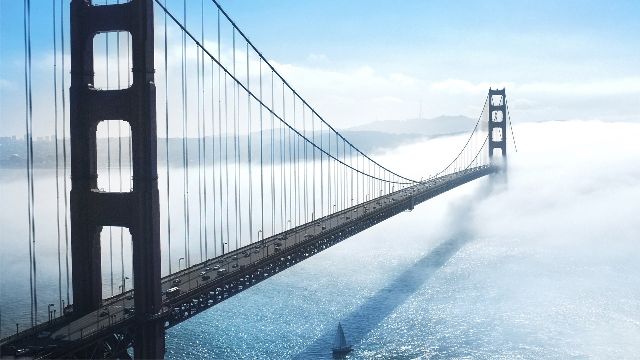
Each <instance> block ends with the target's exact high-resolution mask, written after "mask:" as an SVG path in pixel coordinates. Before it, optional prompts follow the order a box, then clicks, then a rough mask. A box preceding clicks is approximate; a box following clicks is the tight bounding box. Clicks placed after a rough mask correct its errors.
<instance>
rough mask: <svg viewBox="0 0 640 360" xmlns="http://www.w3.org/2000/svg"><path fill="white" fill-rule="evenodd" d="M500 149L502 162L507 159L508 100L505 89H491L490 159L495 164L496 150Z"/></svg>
mask: <svg viewBox="0 0 640 360" xmlns="http://www.w3.org/2000/svg"><path fill="white" fill-rule="evenodd" d="M496 149H500V150H501V153H502V161H503V162H505V161H506V159H507V98H506V93H505V89H504V88H503V89H502V90H498V89H495V90H494V89H491V88H489V158H490V159H491V162H492V163H495V162H496V160H495V159H494V157H493V155H494V150H496Z"/></svg>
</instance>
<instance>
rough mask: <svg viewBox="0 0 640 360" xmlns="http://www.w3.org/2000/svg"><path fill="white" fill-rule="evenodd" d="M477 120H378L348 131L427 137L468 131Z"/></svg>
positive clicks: (453, 118) (459, 118)
mask: <svg viewBox="0 0 640 360" xmlns="http://www.w3.org/2000/svg"><path fill="white" fill-rule="evenodd" d="M476 121H477V119H472V118H469V117H466V116H462V115H458V116H438V117H435V118H431V119H424V118H420V119H408V120H380V121H374V122H370V123H367V124H364V125H359V126H355V127H352V128H349V129H348V130H350V131H374V132H383V133H387V134H412V135H423V136H428V137H433V136H439V135H446V134H453V133H459V132H466V131H469V130H470V129H471V128H473V126H474V125H475V124H476Z"/></svg>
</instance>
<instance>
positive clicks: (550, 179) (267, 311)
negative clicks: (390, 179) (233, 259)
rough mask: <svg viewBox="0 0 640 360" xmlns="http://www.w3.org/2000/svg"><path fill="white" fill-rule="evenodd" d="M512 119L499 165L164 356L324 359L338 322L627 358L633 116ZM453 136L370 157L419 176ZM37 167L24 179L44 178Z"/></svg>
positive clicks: (191, 326) (267, 289) (425, 343)
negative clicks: (505, 157) (511, 134)
mask: <svg viewBox="0 0 640 360" xmlns="http://www.w3.org/2000/svg"><path fill="white" fill-rule="evenodd" d="M514 130H515V134H516V141H517V146H518V152H517V153H516V152H515V151H514V149H513V146H511V147H510V149H509V152H510V153H509V169H508V172H507V176H506V179H504V178H503V179H500V178H497V179H489V178H485V179H482V180H480V181H476V182H474V183H471V184H467V185H464V186H462V187H460V188H458V189H456V190H454V191H451V192H449V193H447V194H444V195H441V196H439V197H437V198H435V199H432V200H429V201H428V202H426V203H423V204H421V205H419V206H417V207H416V208H415V209H414V210H413V211H412V212H406V213H403V214H400V215H398V216H396V217H394V218H392V219H390V220H388V221H386V222H384V223H381V224H378V225H377V226H375V227H373V228H371V229H369V230H367V231H364V232H362V233H360V234H358V235H356V236H354V237H352V238H350V239H348V240H345V241H343V242H342V243H340V244H338V245H336V246H334V247H332V248H330V249H328V250H326V251H324V252H322V253H320V254H319V255H316V256H314V257H312V258H310V259H308V260H305V261H304V262H302V263H300V264H298V265H296V266H294V267H292V268H290V269H288V270H286V271H284V272H282V273H280V274H278V275H276V276H274V277H273V278H271V279H269V280H267V281H265V282H263V283H261V284H258V285H256V286H254V287H252V288H250V289H248V290H246V291H244V292H243V293H241V294H239V295H236V296H234V297H232V298H230V299H228V300H226V301H225V302H223V303H221V304H219V305H217V306H216V307H214V308H212V309H210V310H208V311H206V312H204V313H202V314H200V315H198V316H196V317H194V318H192V319H191V320H189V321H187V322H185V323H183V324H180V325H178V326H176V327H174V328H172V329H170V330H169V331H168V332H167V340H166V346H167V353H166V357H167V358H169V359H290V358H292V359H328V358H330V357H331V350H330V349H331V345H332V341H333V337H334V334H335V330H336V326H337V324H338V322H341V323H342V325H343V327H344V330H345V334H346V337H347V340H348V342H350V343H351V344H353V347H354V350H353V352H352V353H350V354H349V356H348V358H350V359H634V358H637V357H638V353H640V340H639V339H640V262H639V261H638V258H640V222H638V220H637V218H638V212H639V210H640V167H638V166H637V164H638V163H639V160H640V147H639V146H638V145H637V144H638V140H637V139H639V138H640V124H630V123H605V122H596V121H567V122H543V123H527V124H519V125H517V126H515V129H514ZM460 142H462V143H463V142H464V139H463V138H462V137H459V136H455V137H445V138H439V139H436V140H433V141H430V142H426V143H417V144H411V145H407V146H403V147H401V148H397V149H394V150H390V151H388V152H387V153H384V154H378V155H377V156H376V159H379V160H380V162H381V163H383V164H394V166H393V168H394V169H398V171H400V172H401V173H403V174H407V175H409V176H414V177H418V178H419V177H421V176H424V175H428V174H424V173H422V169H425V168H433V167H434V166H433V165H435V164H440V163H443V162H444V159H446V158H448V157H449V155H450V153H453V152H454V151H455V149H456V148H457V147H458V146H459V145H460ZM416 154H417V155H416ZM45 175H46V174H44V175H43V176H41V177H40V178H41V179H42V180H40V181H41V183H36V192H37V194H38V193H39V194H45V193H46V190H45V189H46V188H48V187H50V186H51V183H52V181H53V180H54V179H53V177H52V176H49V177H47V176H45ZM20 176H22V175H21V174H16V173H8V172H4V173H2V176H0V181H1V182H2V184H3V185H2V188H1V191H0V194H1V196H2V203H3V204H9V205H5V208H6V209H9V208H10V209H11V211H7V210H3V211H2V212H0V226H2V228H1V229H0V230H1V233H2V236H1V237H0V243H1V244H0V245H2V251H1V252H0V260H1V264H2V265H1V268H2V269H1V270H2V271H0V292H1V296H0V312H1V315H2V319H1V323H0V325H1V328H2V329H3V335H4V334H6V333H7V332H10V331H15V323H16V322H20V323H21V324H25V323H26V321H27V320H28V299H29V293H28V288H26V287H25V286H24V285H21V284H24V282H21V281H20V280H19V279H21V278H22V279H24V276H27V279H28V268H27V267H26V264H25V261H20V259H21V258H23V259H24V258H26V257H24V256H25V252H26V250H27V248H26V243H25V242H24V241H22V242H21V241H16V240H15V239H23V238H25V234H24V226H23V223H24V222H25V214H26V209H25V208H23V205H22V202H21V201H20V200H21V196H22V195H21V194H22V193H21V191H22V188H23V187H24V186H23V182H22V180H21V178H20ZM39 188H40V189H42V190H41V191H40V192H38V189H39ZM48 195H49V196H50V195H51V194H48ZM41 196H45V195H41ZM178 200H179V199H178ZM176 201H177V200H176ZM177 203H179V202H177ZM37 210H38V214H40V215H39V217H38V219H41V220H40V221H39V222H38V224H37V225H38V226H39V229H41V230H40V231H39V234H41V236H40V237H39V239H41V240H40V243H39V248H38V249H39V252H38V255H39V261H40V262H39V266H40V269H42V270H41V272H40V274H39V286H40V287H39V296H41V297H42V298H41V299H42V300H40V301H41V304H44V306H45V310H46V304H47V303H49V302H56V301H57V299H58V298H57V297H58V292H57V281H58V280H57V255H56V250H55V249H56V247H55V237H50V238H45V237H44V235H42V234H43V233H46V231H52V230H53V231H55V207H53V206H52V205H51V204H48V205H47V204H43V205H40V207H39V208H38V209H37ZM176 246H178V248H179V247H180V246H181V244H180V243H178V244H177V245H176ZM178 248H176V249H178ZM174 251H178V250H174ZM163 254H164V253H163ZM106 282H107V280H106V278H105V283H106ZM63 283H64V281H63ZM63 296H64V294H63ZM41 316H42V315H41ZM44 316H46V313H45V315H44Z"/></svg>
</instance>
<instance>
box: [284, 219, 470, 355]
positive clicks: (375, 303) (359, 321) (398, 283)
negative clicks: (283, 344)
mask: <svg viewBox="0 0 640 360" xmlns="http://www.w3.org/2000/svg"><path fill="white" fill-rule="evenodd" d="M470 210H471V209H469V208H466V209H464V210H463V211H461V212H462V213H463V214H457V215H458V221H456V222H455V223H453V224H452V226H460V228H458V229H456V231H455V232H454V234H452V235H451V236H450V237H449V238H448V240H445V241H444V242H443V243H441V244H439V245H438V246H436V247H435V248H434V249H433V250H431V252H429V253H428V254H426V255H425V256H424V257H422V258H421V259H419V260H418V261H417V262H416V263H415V264H413V265H411V267H409V268H408V269H406V270H404V271H403V272H402V273H401V274H400V275H398V276H397V277H395V278H393V279H391V280H390V281H389V284H388V285H387V286H385V287H384V288H382V289H380V290H378V292H376V293H375V294H374V295H373V296H372V297H370V298H369V299H368V300H367V301H366V302H365V303H363V304H362V305H360V307H358V308H357V309H356V310H354V311H353V312H351V313H350V314H348V315H347V316H346V317H344V318H342V319H339V321H340V322H341V323H342V325H343V327H344V329H345V333H346V335H347V341H348V342H349V343H351V344H354V345H355V346H357V344H358V343H360V342H361V341H362V340H363V339H364V338H365V336H366V335H367V334H368V333H369V332H370V331H371V330H373V329H375V328H376V327H377V326H378V325H379V324H380V323H381V322H382V321H383V320H384V319H385V318H386V317H387V316H389V315H390V314H391V313H393V311H394V310H395V309H396V308H397V307H399V306H400V305H402V304H403V303H404V302H405V301H406V300H407V299H408V298H409V297H410V296H411V295H413V294H414V293H415V292H416V291H418V290H419V289H420V288H421V286H423V285H424V284H425V283H426V282H427V280H429V279H430V278H431V277H432V276H433V275H434V274H435V273H436V272H437V271H438V270H439V269H441V268H442V267H443V266H444V265H445V264H446V263H447V261H448V260H449V259H451V258H452V257H453V256H454V255H455V254H456V253H457V252H458V251H459V250H460V249H461V248H462V247H463V246H464V245H465V244H466V243H468V242H469V240H470V238H471V234H470V232H469V229H468V228H467V226H466V225H465V224H467V221H460V220H461V219H464V220H466V219H468V218H469V217H468V216H467V215H468V213H469V211H470ZM336 326H337V323H336V324H332V325H331V326H330V327H329V328H328V330H327V331H326V332H325V333H324V334H322V335H321V336H320V337H318V338H317V339H316V340H315V341H314V342H313V343H312V344H310V345H309V346H308V347H307V348H306V349H305V350H303V351H302V352H300V353H299V354H297V355H296V356H295V357H294V358H296V359H310V358H331V346H332V344H333V340H334V337H335V331H336Z"/></svg>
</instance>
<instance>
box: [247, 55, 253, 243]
mask: <svg viewBox="0 0 640 360" xmlns="http://www.w3.org/2000/svg"><path fill="white" fill-rule="evenodd" d="M246 51H247V89H250V87H249V43H247V50H246ZM247 122H248V124H249V129H248V130H247V132H248V135H247V158H248V159H247V160H248V161H249V182H248V184H249V209H248V212H249V243H252V242H253V178H252V176H253V174H252V171H251V150H252V149H251V97H250V96H249V95H247Z"/></svg>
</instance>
